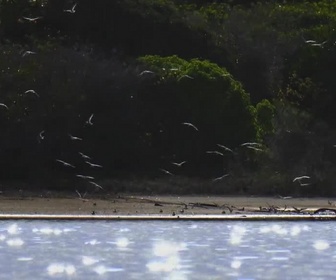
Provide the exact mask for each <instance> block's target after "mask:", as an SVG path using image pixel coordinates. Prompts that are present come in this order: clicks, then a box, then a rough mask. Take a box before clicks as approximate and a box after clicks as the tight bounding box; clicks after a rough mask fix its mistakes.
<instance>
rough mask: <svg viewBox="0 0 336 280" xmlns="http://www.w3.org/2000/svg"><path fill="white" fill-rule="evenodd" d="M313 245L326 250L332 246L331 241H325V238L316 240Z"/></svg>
mask: <svg viewBox="0 0 336 280" xmlns="http://www.w3.org/2000/svg"><path fill="white" fill-rule="evenodd" d="M313 247H314V248H315V249H316V250H321V251H322V250H326V249H328V248H329V247H330V245H329V242H327V241H325V240H316V241H315V242H314V244H313Z"/></svg>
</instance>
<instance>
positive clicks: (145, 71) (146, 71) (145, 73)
mask: <svg viewBox="0 0 336 280" xmlns="http://www.w3.org/2000/svg"><path fill="white" fill-rule="evenodd" d="M147 74H155V73H154V72H153V71H150V70H144V71H142V72H141V73H140V74H139V76H143V75H147Z"/></svg>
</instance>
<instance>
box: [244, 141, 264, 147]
mask: <svg viewBox="0 0 336 280" xmlns="http://www.w3.org/2000/svg"><path fill="white" fill-rule="evenodd" d="M240 146H242V147H246V146H258V147H261V146H262V144H261V143H257V142H246V143H243V144H241V145H240Z"/></svg>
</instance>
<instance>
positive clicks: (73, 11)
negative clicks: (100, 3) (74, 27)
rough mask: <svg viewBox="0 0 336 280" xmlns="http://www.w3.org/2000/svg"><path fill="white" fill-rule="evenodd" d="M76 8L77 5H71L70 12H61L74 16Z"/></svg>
mask: <svg viewBox="0 0 336 280" xmlns="http://www.w3.org/2000/svg"><path fill="white" fill-rule="evenodd" d="M76 6H77V3H75V5H73V6H72V8H71V9H70V10H63V12H65V13H70V14H74V13H76Z"/></svg>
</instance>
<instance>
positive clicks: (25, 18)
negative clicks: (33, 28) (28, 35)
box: [22, 17, 43, 22]
mask: <svg viewBox="0 0 336 280" xmlns="http://www.w3.org/2000/svg"><path fill="white" fill-rule="evenodd" d="M41 18H43V17H34V18H30V17H22V19H24V20H26V21H29V22H37V21H38V20H39V19H41Z"/></svg>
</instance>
